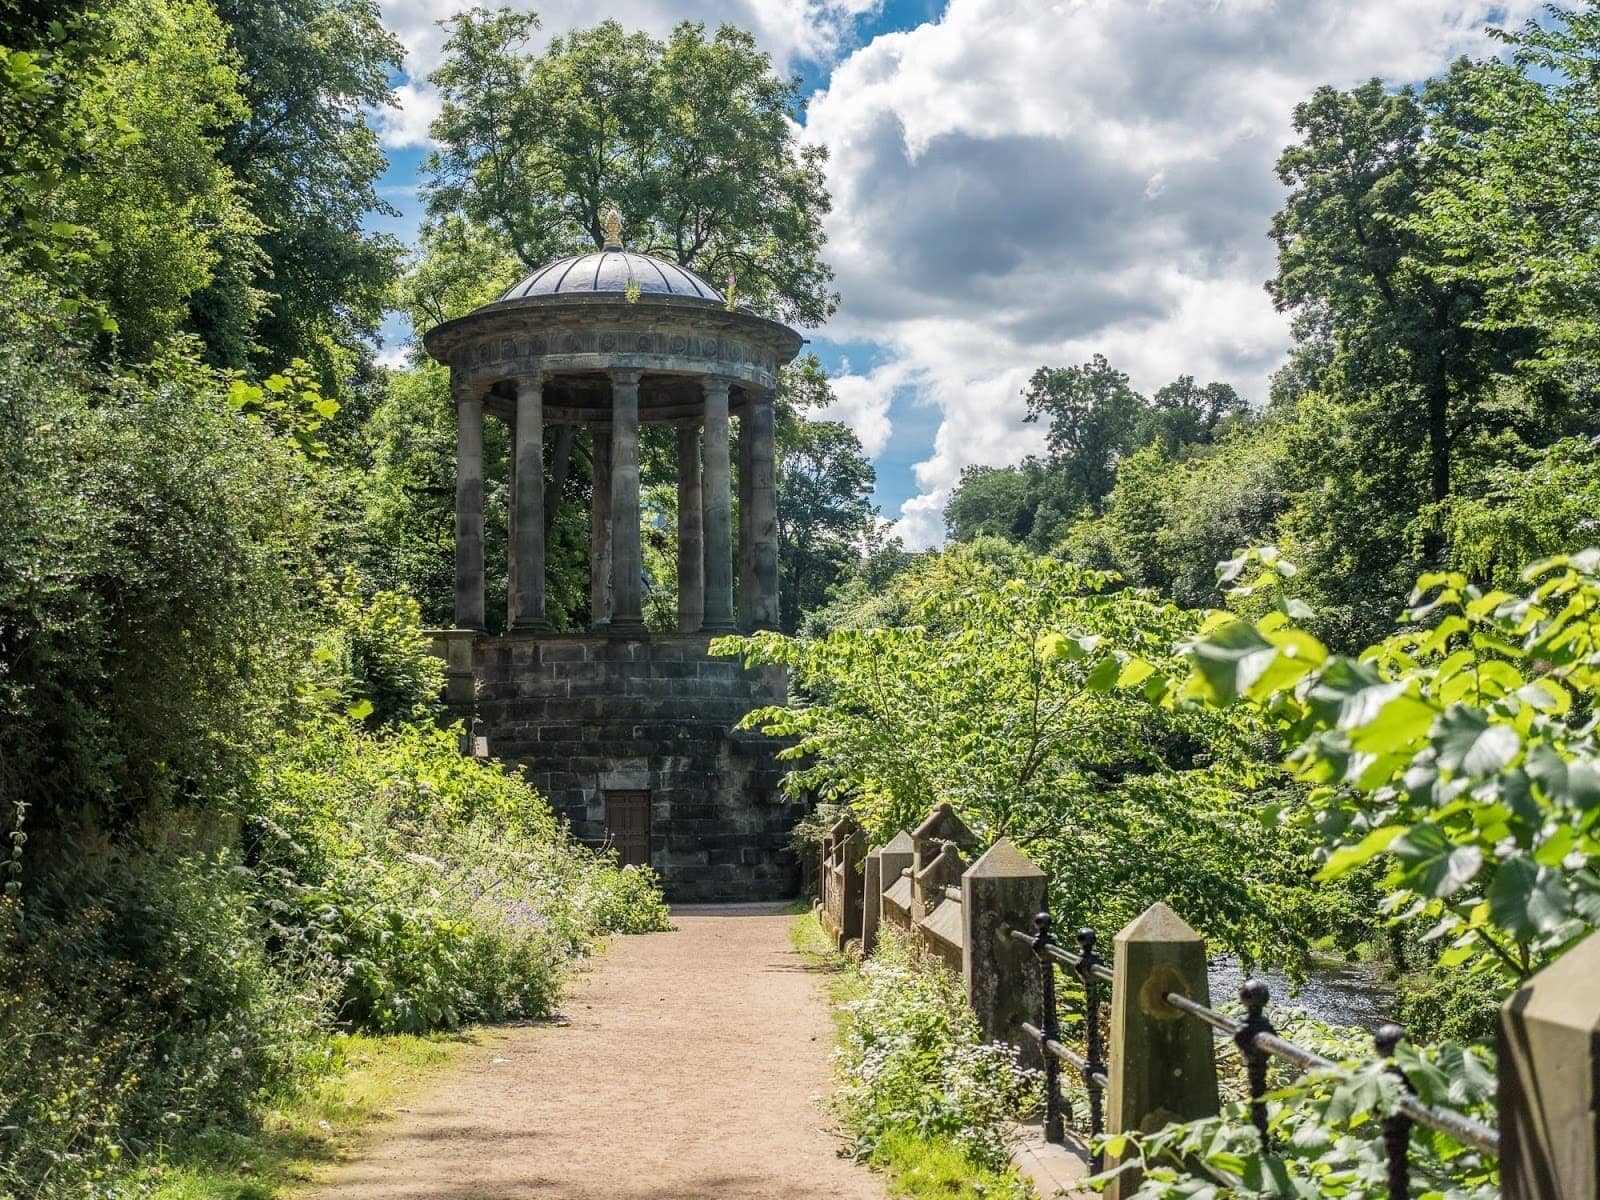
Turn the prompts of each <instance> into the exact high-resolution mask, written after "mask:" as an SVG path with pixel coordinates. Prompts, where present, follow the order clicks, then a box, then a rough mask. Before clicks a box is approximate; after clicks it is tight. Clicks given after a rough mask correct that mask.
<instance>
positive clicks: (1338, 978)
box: [1210, 958, 1394, 1031]
mask: <svg viewBox="0 0 1600 1200" xmlns="http://www.w3.org/2000/svg"><path fill="white" fill-rule="evenodd" d="M1251 974H1252V975H1253V976H1254V977H1255V978H1257V979H1261V980H1264V981H1265V982H1266V985H1267V987H1268V989H1270V991H1271V992H1272V1000H1271V1002H1270V1003H1269V1004H1268V1006H1267V1016H1268V1017H1271V1016H1272V1013H1273V1010H1274V1009H1277V1008H1279V1007H1281V1006H1283V1005H1290V1006H1292V1007H1295V1008H1303V1009H1305V1010H1306V1012H1307V1013H1308V1014H1310V1015H1311V1016H1312V1017H1315V1018H1316V1019H1317V1020H1319V1021H1323V1022H1325V1023H1327V1024H1329V1025H1351V1026H1355V1027H1356V1028H1358V1029H1366V1030H1369V1031H1371V1030H1375V1029H1377V1028H1378V1026H1379V1025H1382V1024H1383V1023H1384V1022H1385V1021H1389V1020H1392V1019H1393V1014H1392V1012H1391V1006H1392V1003H1393V1001H1394V988H1393V987H1391V986H1390V985H1389V984H1388V983H1386V982H1384V980H1383V978H1382V968H1381V967H1380V966H1379V965H1378V964H1376V963H1362V962H1355V963H1345V962H1332V961H1326V960H1323V961H1318V962H1313V963H1312V965H1311V969H1310V972H1309V974H1308V975H1307V977H1306V979H1305V981H1304V982H1303V983H1301V984H1299V985H1298V989H1297V987H1296V985H1295V984H1293V983H1291V982H1290V980H1289V978H1288V977H1287V976H1285V975H1279V974H1278V973H1277V972H1275V971H1253V972H1251ZM1210 976H1211V1003H1212V1005H1213V1006H1215V1005H1217V1004H1220V1003H1223V1002H1226V1001H1230V1000H1231V1001H1236V1000H1237V999H1238V998H1239V984H1240V983H1241V982H1242V980H1243V978H1244V975H1243V972H1242V971H1240V969H1239V963H1238V960H1237V959H1230V958H1218V959H1213V960H1212V962H1211V964H1210Z"/></svg>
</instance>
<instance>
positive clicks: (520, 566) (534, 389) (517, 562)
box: [506, 372, 550, 633]
mask: <svg viewBox="0 0 1600 1200" xmlns="http://www.w3.org/2000/svg"><path fill="white" fill-rule="evenodd" d="M516 388H517V421H516V425H515V427H514V433H513V437H514V442H513V445H514V447H515V449H514V450H513V451H512V461H513V464H514V466H513V470H512V477H511V479H512V486H511V613H510V616H509V618H508V620H507V622H506V623H507V625H509V626H510V628H511V630H512V632H514V633H540V632H545V631H548V630H549V628H550V622H549V621H547V620H546V619H545V611H544V381H543V380H542V379H541V377H540V376H539V375H538V374H537V373H536V372H535V373H530V374H527V375H519V376H517V378H516Z"/></svg>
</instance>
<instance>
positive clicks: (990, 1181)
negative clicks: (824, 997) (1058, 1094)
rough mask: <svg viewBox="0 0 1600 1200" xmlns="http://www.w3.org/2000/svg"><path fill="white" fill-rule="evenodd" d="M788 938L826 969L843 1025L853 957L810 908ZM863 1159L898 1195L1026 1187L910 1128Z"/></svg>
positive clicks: (1012, 1192) (949, 1142)
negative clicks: (837, 944)
mask: <svg viewBox="0 0 1600 1200" xmlns="http://www.w3.org/2000/svg"><path fill="white" fill-rule="evenodd" d="M789 940H790V942H791V943H792V944H793V945H794V948H795V949H796V950H798V951H800V952H801V953H802V954H804V955H806V956H807V957H808V958H810V959H811V960H812V961H813V962H815V963H817V964H818V965H820V966H821V967H822V968H823V969H824V970H826V971H827V973H828V998H829V1000H830V1001H831V1002H832V1004H831V1008H832V1015H833V1023H834V1027H835V1029H842V1028H843V1026H844V1023H845V1022H846V1021H847V1020H849V1017H850V1014H849V1013H848V1012H847V1011H846V1009H845V1007H844V1006H845V1005H846V1004H848V1003H849V1002H850V1001H851V1000H853V999H855V998H857V997H858V996H860V995H861V994H862V991H863V990H864V985H863V984H862V981H861V976H860V973H859V972H858V971H857V970H856V964H855V962H854V961H853V960H852V959H851V958H850V957H849V956H847V955H844V954H840V953H839V951H838V950H836V949H834V946H833V943H832V941H831V940H830V939H829V938H828V935H827V933H826V932H825V931H824V930H823V928H822V926H821V925H820V924H819V923H818V921H817V918H816V917H815V916H814V915H813V914H812V913H811V912H810V910H807V911H806V912H804V913H802V914H801V915H799V916H797V917H795V919H794V922H793V923H792V924H791V925H790V926H789ZM867 1161H868V1162H869V1163H870V1164H871V1165H872V1166H873V1167H875V1168H876V1169H878V1170H880V1171H882V1172H883V1174H884V1176H885V1178H886V1179H887V1180H888V1185H889V1189H888V1190H889V1195H890V1196H894V1197H898V1198H901V1200H996V1198H997V1197H1007V1198H1009V1197H1013V1196H1016V1195H1018V1194H1020V1193H1021V1191H1022V1189H1024V1188H1026V1186H1027V1185H1026V1184H1024V1183H1023V1182H1022V1181H1021V1179H1020V1178H1018V1176H1017V1175H1016V1173H1015V1172H1014V1171H994V1170H991V1169H989V1168H988V1167H985V1166H982V1165H981V1164H979V1163H975V1162H973V1161H972V1159H971V1158H970V1157H969V1156H968V1155H967V1153H966V1151H965V1149H963V1148H962V1147H961V1145H960V1144H958V1143H957V1142H955V1141H954V1140H953V1139H951V1138H947V1137H933V1138H927V1137H922V1136H919V1135H918V1134H916V1133H915V1132H913V1131H911V1130H905V1131H903V1132H900V1133H896V1134H893V1135H891V1136H889V1137H886V1138H884V1139H883V1140H882V1141H881V1142H880V1143H879V1145H878V1148H877V1150H876V1152H875V1153H874V1154H872V1155H871V1157H869V1158H868V1160H867Z"/></svg>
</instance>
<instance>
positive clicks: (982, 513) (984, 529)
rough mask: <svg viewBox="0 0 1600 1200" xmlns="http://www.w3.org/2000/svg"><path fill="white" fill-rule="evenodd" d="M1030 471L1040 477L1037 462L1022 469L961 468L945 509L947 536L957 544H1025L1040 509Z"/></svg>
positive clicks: (1030, 462)
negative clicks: (982, 540) (990, 540)
mask: <svg viewBox="0 0 1600 1200" xmlns="http://www.w3.org/2000/svg"><path fill="white" fill-rule="evenodd" d="M1030 469H1031V473H1033V474H1037V464H1036V460H1029V462H1027V463H1024V464H1023V465H1022V466H1020V467H985V466H969V467H962V468H961V478H960V479H959V480H958V481H957V482H956V486H955V489H954V490H953V491H952V492H951V493H950V499H949V500H948V501H947V502H946V503H945V506H944V527H945V532H946V533H947V534H948V535H949V536H950V538H951V539H952V540H953V541H957V542H970V541H972V540H973V539H974V538H979V537H1001V538H1005V539H1006V540H1007V541H1012V542H1016V543H1018V544H1019V545H1021V544H1023V543H1025V542H1026V541H1027V540H1028V535H1029V534H1030V533H1032V532H1033V519H1034V513H1035V511H1036V510H1037V509H1038V506H1039V500H1038V495H1037V492H1036V490H1035V489H1034V488H1033V487H1032V486H1031V485H1030V480H1029V478H1028V476H1029V474H1030Z"/></svg>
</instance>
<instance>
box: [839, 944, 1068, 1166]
mask: <svg viewBox="0 0 1600 1200" xmlns="http://www.w3.org/2000/svg"><path fill="white" fill-rule="evenodd" d="M861 984H862V988H863V994H862V995H861V997H860V998H859V999H857V1000H854V1001H852V1002H851V1003H849V1004H847V1005H846V1006H845V1009H846V1018H845V1024H844V1030H843V1035H842V1037H841V1039H840V1048H839V1052H838V1067H839V1078H840V1082H839V1085H838V1087H837V1088H836V1089H835V1091H834V1096H833V1103H834V1106H835V1108H836V1110H837V1111H838V1113H839V1116H840V1119H841V1120H842V1121H843V1122H844V1124H845V1126H846V1127H847V1128H848V1129H849V1131H850V1133H851V1136H852V1137H853V1138H854V1140H855V1150H856V1153H857V1154H858V1155H860V1156H861V1157H863V1158H871V1157H874V1156H875V1155H876V1154H878V1153H879V1151H880V1149H882V1147H883V1143H884V1142H885V1140H886V1139H889V1138H892V1137H895V1136H897V1135H905V1134H910V1135H914V1136H915V1137H918V1138H921V1139H928V1138H937V1137H941V1136H942V1137H948V1138H952V1139H954V1140H955V1141H956V1142H957V1143H958V1144H959V1145H960V1146H962V1147H963V1148H964V1149H965V1150H966V1151H967V1153H968V1154H969V1155H970V1157H971V1158H972V1160H973V1161H974V1162H975V1163H977V1164H978V1165H980V1166H984V1167H993V1168H998V1167H1001V1166H1004V1164H1005V1162H1006V1158H1007V1147H1006V1141H1005V1136H1004V1130H1005V1128H1006V1126H1007V1125H1009V1124H1011V1123H1012V1122H1014V1121H1015V1120H1016V1118H1017V1117H1018V1115H1019V1114H1020V1113H1021V1112H1022V1111H1024V1110H1025V1109H1027V1108H1030V1107H1037V1105H1038V1103H1039V1102H1040V1094H1039V1079H1040V1076H1039V1075H1038V1073H1036V1072H1032V1071H1025V1070H1023V1069H1022V1068H1021V1067H1019V1066H1017V1065H1016V1050H1015V1049H1014V1048H1013V1047H1010V1046H1001V1045H985V1044H984V1043H983V1041H982V1039H981V1038H980V1036H979V1033H978V1022H977V1018H976V1017H974V1016H973V1015H972V1010H971V1009H970V1008H968V1007H967V1003H966V998H965V997H964V996H963V995H962V993H961V987H960V985H959V983H958V982H957V981H956V979H955V977H954V976H953V975H951V974H950V973H949V972H948V971H947V970H946V969H945V968H944V967H943V966H942V965H941V964H939V963H936V962H934V961H933V960H931V959H928V958H925V957H924V956H923V955H922V954H921V953H920V952H919V951H917V950H916V949H915V948H914V947H913V946H912V945H911V944H910V943H909V942H908V941H907V940H906V939H905V938H904V937H903V936H902V935H901V934H900V932H899V931H898V930H896V929H893V928H887V927H886V928H884V929H882V930H880V931H879V939H878V948H877V951H876V952H875V953H874V955H873V957H872V958H871V959H869V960H868V961H867V962H865V963H863V964H862V967H861Z"/></svg>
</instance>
